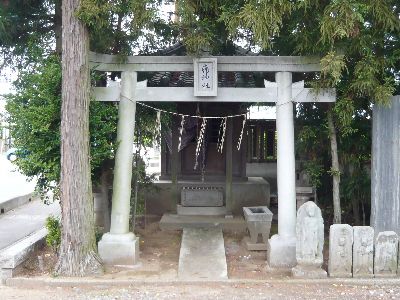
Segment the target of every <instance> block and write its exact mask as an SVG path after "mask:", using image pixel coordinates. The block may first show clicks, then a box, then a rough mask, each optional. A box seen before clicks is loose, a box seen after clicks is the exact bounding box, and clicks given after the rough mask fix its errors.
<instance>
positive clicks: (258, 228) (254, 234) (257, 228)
mask: <svg viewBox="0 0 400 300" xmlns="http://www.w3.org/2000/svg"><path fill="white" fill-rule="evenodd" d="M243 213H244V218H245V220H246V223H247V229H248V230H249V233H250V244H263V245H266V244H267V241H268V238H269V232H270V230H271V222H272V216H273V214H272V212H271V211H270V210H269V209H268V207H266V206H253V207H243ZM260 235H261V237H262V241H259V236H260ZM250 244H248V248H249V245H250ZM250 248H251V246H250ZM250 248H249V250H252V249H250ZM263 249H264V247H263ZM260 250H261V249H260Z"/></svg>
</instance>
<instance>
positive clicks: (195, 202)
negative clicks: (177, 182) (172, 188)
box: [181, 186, 224, 207]
mask: <svg viewBox="0 0 400 300" xmlns="http://www.w3.org/2000/svg"><path fill="white" fill-rule="evenodd" d="M181 204H182V206H202V207H203V206H205V207H215V206H223V205H224V194H223V190H222V189H221V188H218V187H211V186H208V187H183V188H182V191H181Z"/></svg>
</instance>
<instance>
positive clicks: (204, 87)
mask: <svg viewBox="0 0 400 300" xmlns="http://www.w3.org/2000/svg"><path fill="white" fill-rule="evenodd" d="M193 67H194V95H195V96H200V97H201V96H203V97H210V96H217V89H218V73H217V58H208V57H203V58H195V59H194V60H193Z"/></svg>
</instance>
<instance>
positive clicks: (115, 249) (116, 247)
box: [98, 232, 139, 266]
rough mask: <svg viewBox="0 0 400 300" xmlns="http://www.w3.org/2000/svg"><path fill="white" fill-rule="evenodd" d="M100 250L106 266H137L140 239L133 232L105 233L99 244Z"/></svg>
mask: <svg viewBox="0 0 400 300" xmlns="http://www.w3.org/2000/svg"><path fill="white" fill-rule="evenodd" d="M98 250H99V255H100V257H101V259H102V260H103V262H104V263H105V264H106V265H128V266H129V265H135V264H136V263H137V262H138V260H139V238H138V237H136V236H135V235H134V234H133V233H132V232H129V233H126V234H111V233H105V234H104V235H103V237H102V238H101V240H100V242H99V245H98Z"/></svg>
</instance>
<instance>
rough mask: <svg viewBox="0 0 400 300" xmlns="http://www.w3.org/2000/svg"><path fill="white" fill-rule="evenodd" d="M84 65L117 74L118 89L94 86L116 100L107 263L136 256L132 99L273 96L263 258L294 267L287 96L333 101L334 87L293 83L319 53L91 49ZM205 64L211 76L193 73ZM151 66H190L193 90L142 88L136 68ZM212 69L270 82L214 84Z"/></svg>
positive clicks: (104, 245) (102, 250) (103, 252)
mask: <svg viewBox="0 0 400 300" xmlns="http://www.w3.org/2000/svg"><path fill="white" fill-rule="evenodd" d="M90 65H91V67H92V68H93V69H94V70H98V71H121V72H122V76H121V85H120V87H106V88H104V87H96V88H94V94H95V97H96V99H97V100H98V101H119V102H120V103H119V112H118V116H119V120H118V127H117V141H118V148H117V151H116V155H115V168H114V182H113V195H112V212H111V228H110V232H108V233H106V234H104V235H103V237H102V239H101V241H100V242H99V254H100V256H101V258H102V259H103V261H104V262H105V263H106V264H119V265H121V264H122V265H132V264H135V263H136V261H137V259H138V255H139V250H138V247H139V242H138V238H137V237H135V235H134V234H133V233H132V232H129V212H130V196H131V178H132V159H133V138H134V127H135V111H136V101H140V102H145V101H152V102H155V101H168V102H275V103H276V130H277V174H278V176H277V184H278V234H276V235H274V236H272V237H271V239H269V241H268V252H267V253H268V257H267V260H268V262H269V264H270V266H271V267H293V266H295V264H296V257H295V250H296V230H295V224H296V186H295V152H294V120H293V119H294V115H293V102H335V99H336V93H335V90H334V89H328V90H322V91H319V93H318V94H316V93H315V92H313V90H312V89H308V88H304V87H302V86H300V87H298V86H297V87H294V86H292V73H305V72H318V71H320V70H321V67H320V64H319V58H315V57H293V56H273V57H272V56H217V57H206V58H201V59H194V60H193V58H191V57H188V56H129V57H127V58H126V59H125V60H124V62H123V63H121V58H120V57H117V56H113V55H105V54H96V53H91V55H90ZM206 65H207V68H208V69H209V70H210V71H211V72H210V76H211V78H208V77H207V79H204V78H203V77H204V76H203V77H202V76H199V72H201V66H203V67H204V66H206ZM157 71H158V72H163V71H170V72H174V71H176V72H194V73H195V78H194V88H193V87H166V88H163V87H146V86H145V85H146V84H144V85H143V84H140V83H139V84H138V82H137V72H157ZM217 72H274V73H275V80H276V83H275V84H268V85H267V86H266V87H265V88H218V87H217V85H218V84H217V82H218V81H217ZM207 74H208V72H207ZM204 80H206V81H204ZM202 86H205V88H202ZM227 177H228V176H227ZM175 180H176V178H175ZM227 180H228V178H227ZM229 190H230V189H229V186H228V185H227V195H226V197H227V199H228V198H229V197H230V195H229V193H230V191H229Z"/></svg>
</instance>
